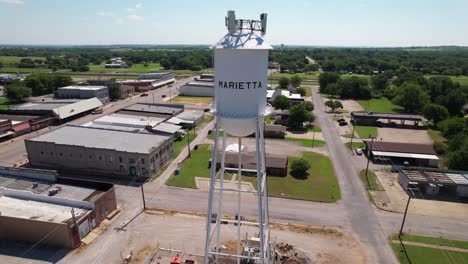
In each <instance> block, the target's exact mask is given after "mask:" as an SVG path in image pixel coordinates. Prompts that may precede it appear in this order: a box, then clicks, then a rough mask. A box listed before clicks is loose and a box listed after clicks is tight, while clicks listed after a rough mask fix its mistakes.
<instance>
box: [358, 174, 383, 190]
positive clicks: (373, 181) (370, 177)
mask: <svg viewBox="0 0 468 264" xmlns="http://www.w3.org/2000/svg"><path fill="white" fill-rule="evenodd" d="M359 178H361V181H362V183H364V186H365V187H366V189H367V190H370V191H382V186H381V185H380V183H379V180H378V179H377V177H376V176H375V173H374V172H373V171H368V173H367V177H366V170H361V171H360V172H359Z"/></svg>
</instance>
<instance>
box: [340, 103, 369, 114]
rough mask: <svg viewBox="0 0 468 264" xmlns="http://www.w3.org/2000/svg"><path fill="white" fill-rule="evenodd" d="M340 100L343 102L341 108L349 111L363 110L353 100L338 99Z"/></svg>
mask: <svg viewBox="0 0 468 264" xmlns="http://www.w3.org/2000/svg"><path fill="white" fill-rule="evenodd" d="M340 102H341V103H342V104H343V109H344V110H347V111H348V112H350V113H351V112H353V111H364V108H362V106H361V105H360V104H359V103H358V102H356V101H355V100H340Z"/></svg>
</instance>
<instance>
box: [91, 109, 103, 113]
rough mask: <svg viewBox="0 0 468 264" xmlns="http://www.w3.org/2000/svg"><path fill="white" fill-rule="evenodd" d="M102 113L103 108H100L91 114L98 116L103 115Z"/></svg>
mask: <svg viewBox="0 0 468 264" xmlns="http://www.w3.org/2000/svg"><path fill="white" fill-rule="evenodd" d="M102 113H103V111H102V109H101V108H98V109H96V110H94V111H92V112H91V114H93V115H98V114H102Z"/></svg>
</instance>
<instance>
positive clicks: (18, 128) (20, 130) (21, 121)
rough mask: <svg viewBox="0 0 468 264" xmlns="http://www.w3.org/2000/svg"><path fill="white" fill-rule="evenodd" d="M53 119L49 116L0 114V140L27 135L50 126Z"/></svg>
mask: <svg viewBox="0 0 468 264" xmlns="http://www.w3.org/2000/svg"><path fill="white" fill-rule="evenodd" d="M54 122H55V118H54V117H51V116H26V115H3V114H0V140H1V139H2V138H12V137H17V136H21V135H24V134H27V133H29V132H32V131H36V130H39V129H41V128H44V127H47V126H49V125H52V124H53V123H54Z"/></svg>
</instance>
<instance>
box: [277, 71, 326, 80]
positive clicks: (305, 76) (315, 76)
mask: <svg viewBox="0 0 468 264" xmlns="http://www.w3.org/2000/svg"><path fill="white" fill-rule="evenodd" d="M319 74H320V73H319V72H315V73H313V74H305V73H275V74H272V75H270V78H281V77H287V78H291V76H294V75H299V76H300V77H301V78H302V80H303V81H304V80H310V79H313V80H316V79H318V76H319Z"/></svg>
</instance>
